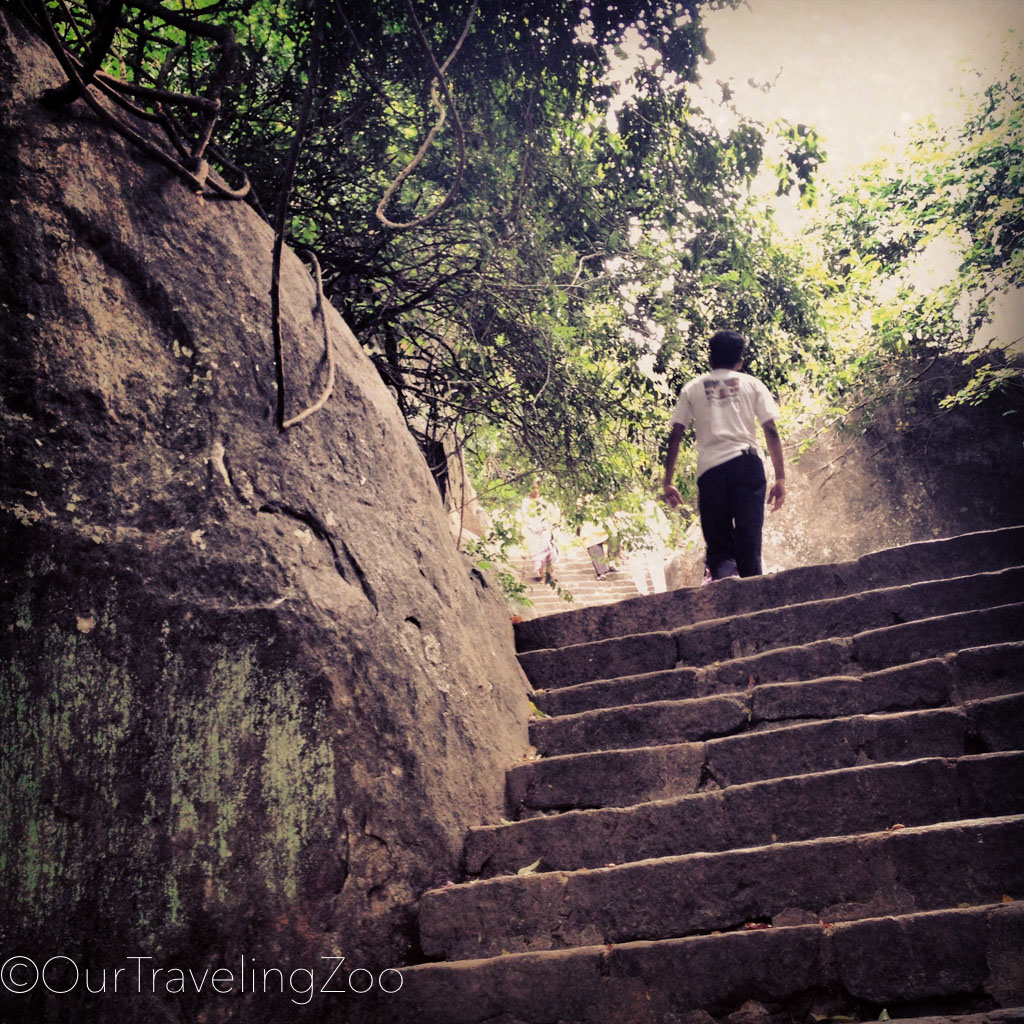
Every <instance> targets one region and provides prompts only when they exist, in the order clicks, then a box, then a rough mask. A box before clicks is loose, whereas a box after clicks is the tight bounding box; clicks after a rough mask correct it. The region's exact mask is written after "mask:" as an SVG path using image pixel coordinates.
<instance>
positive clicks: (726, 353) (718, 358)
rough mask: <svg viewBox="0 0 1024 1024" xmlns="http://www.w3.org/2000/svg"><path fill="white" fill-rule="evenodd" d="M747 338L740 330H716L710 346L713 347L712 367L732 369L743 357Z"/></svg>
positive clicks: (714, 368)
mask: <svg viewBox="0 0 1024 1024" xmlns="http://www.w3.org/2000/svg"><path fill="white" fill-rule="evenodd" d="M746 343H747V339H746V338H744V337H743V335H742V334H740V332H739V331H715V333H714V334H712V335H711V341H710V342H709V343H708V347H709V348H710V349H711V369H712V370H731V369H732V368H733V367H734V366H735V365H736V364H737V363H738V362H739V361H740V360H741V359H742V358H743V346H744V345H746Z"/></svg>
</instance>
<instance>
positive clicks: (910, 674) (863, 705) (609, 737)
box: [530, 643, 1024, 755]
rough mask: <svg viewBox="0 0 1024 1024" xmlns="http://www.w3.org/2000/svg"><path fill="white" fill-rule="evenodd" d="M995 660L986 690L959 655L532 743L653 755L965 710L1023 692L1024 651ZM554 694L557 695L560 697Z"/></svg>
mask: <svg viewBox="0 0 1024 1024" xmlns="http://www.w3.org/2000/svg"><path fill="white" fill-rule="evenodd" d="M997 653H998V655H1001V658H999V660H998V662H997V664H998V667H999V671H998V672H993V673H992V674H991V675H990V676H989V677H988V679H987V680H985V682H986V683H987V686H984V687H982V686H981V685H980V683H981V680H979V679H978V676H977V672H976V671H975V670H974V669H973V667H972V666H971V663H970V659H967V658H963V659H961V658H959V657H957V656H955V655H953V656H950V657H949V658H946V659H941V660H940V659H929V660H927V661H918V662H914V663H913V664H911V665H899V666H896V667H895V668H889V669H882V670H881V671H879V672H869V673H867V674H866V675H864V676H831V677H826V678H824V679H815V680H809V681H805V682H792V683H768V684H764V685H761V686H751V687H749V688H748V689H747V690H746V691H743V692H736V693H732V694H728V695H721V696H712V697H696V698H692V699H684V700H662V701H655V702H650V703H643V704H627V705H624V706H620V707H612V708H600V709H595V710H592V711H581V712H578V713H576V714H568V715H560V716H557V717H552V718H540V719H534V720H533V721H532V722H531V723H530V741H531V743H533V745H534V747H535V748H536V750H537V753H539V754H541V755H552V754H572V753H580V752H582V751H586V750H614V749H619V748H625V747H648V746H655V745H658V744H665V743H685V742H692V741H694V740H703V739H711V738H712V737H714V736H728V735H731V734H736V733H740V732H746V731H750V730H753V729H757V728H761V727H765V726H770V725H775V724H777V723H780V722H787V721H800V720H809V719H828V718H841V717H848V716H850V715H860V714H873V713H880V712H894V711H906V710H914V709H920V708H934V707H941V706H944V705H948V704H960V703H962V702H963V701H965V700H968V699H971V698H972V697H975V696H977V695H978V691H979V690H982V692H985V693H1005V692H1006V689H1000V686H1002V687H1005V688H1009V690H1010V692H1016V691H1018V690H1024V643H1020V644H1007V645H1005V646H1001V647H1000V648H999V649H998V652H997ZM993 660H995V659H993ZM962 678H963V683H961V680H962ZM548 692H550V693H553V694H555V695H557V694H559V693H560V692H561V691H559V690H552V691H548ZM538 696H539V695H538ZM541 707H542V708H543V704H541Z"/></svg>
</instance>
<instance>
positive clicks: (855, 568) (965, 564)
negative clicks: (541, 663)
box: [516, 526, 1024, 652]
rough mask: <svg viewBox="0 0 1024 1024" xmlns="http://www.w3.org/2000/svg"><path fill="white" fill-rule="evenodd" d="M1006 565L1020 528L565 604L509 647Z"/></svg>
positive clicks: (522, 630) (1020, 557)
mask: <svg viewBox="0 0 1024 1024" xmlns="http://www.w3.org/2000/svg"><path fill="white" fill-rule="evenodd" d="M1008 565H1024V526H1015V527H1008V528H1005V529H999V530H985V531H981V532H978V533H971V534H963V535H961V536H958V537H951V538H948V539H943V540H934V541H923V542H919V543H915V544H907V545H904V546H903V547H898V548H890V549H886V550H884V551H877V552H873V553H871V554H868V555H864V556H862V557H861V558H859V559H857V560H855V561H850V562H840V563H835V564H830V565H813V566H802V567H800V568H798V569H788V570H786V571H785V572H780V573H775V574H772V575H769V576H757V577H753V578H751V579H745V580H740V579H730V580H720V581H719V582H717V583H715V584H714V586H709V587H687V588H683V589H681V590H673V591H669V592H668V593H665V594H655V595H651V596H648V597H634V598H633V599H632V600H629V601H622V602H620V603H618V604H615V605H610V606H606V607H600V608H583V609H579V610H571V611H568V612H567V614H564V615H560V616H558V617H557V618H550V617H547V618H540V619H533V620H531V621H529V622H523V623H519V624H518V625H517V626H516V646H517V648H518V649H519V650H520V651H523V652H525V651H534V650H542V649H545V648H553V647H568V646H570V645H574V644H580V643H585V642H588V641H590V640H593V639H595V638H597V637H602V638H610V637H616V636H628V635H630V634H633V633H653V632H659V631H663V630H670V629H674V628H676V627H678V626H682V625H686V624H690V623H694V622H701V621H704V620H706V619H718V618H724V617H726V616H729V615H738V614H743V613H746V612H751V611H757V610H759V609H762V608H771V607H778V606H781V605H785V604H799V603H804V602H807V601H815V600H819V599H822V598H829V597H841V596H843V595H846V594H853V593H857V592H858V591H863V590H877V589H879V588H881V587H885V586H891V585H896V584H900V583H914V582H919V581H921V580H933V579H946V578H948V577H951V576H964V575H969V574H971V573H975V572H985V571H991V570H994V569H1001V568H1005V567H1006V566H1008ZM569 607H571V606H569Z"/></svg>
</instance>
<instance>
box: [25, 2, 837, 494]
mask: <svg viewBox="0 0 1024 1024" xmlns="http://www.w3.org/2000/svg"><path fill="white" fill-rule="evenodd" d="M701 7H702V4H701V3H699V2H695V0H689V2H680V3H668V4H665V3H660V2H659V3H651V2H646V0H633V2H618V3H597V2H593V3H585V2H579V0H576V2H561V3H551V2H549V0H516V2H514V3H503V2H500V0H480V2H474V3H472V4H470V3H468V2H466V3H461V4H449V3H444V4H442V3H438V2H436V0H435V2H429V0H428V2H422V0H417V2H415V3H414V2H412V0H385V2H381V3H375V4H365V3H361V2H359V3H356V2H351V0H335V2H330V3H328V2H322V0H312V2H310V0H274V2H270V0H263V2H256V3H252V2H248V0H246V2H242V0H211V2H210V3H206V4H203V3H200V2H182V3H174V4H171V3H170V2H168V3H167V4H164V5H160V4H158V3H156V0H137V2H126V3H124V4H121V3H108V4H106V5H97V4H96V3H87V2H84V0H83V2H79V3H75V2H68V0H63V2H55V3H48V4H46V5H45V8H46V9H47V10H48V12H49V15H50V17H51V19H52V21H53V24H54V25H55V27H56V30H57V33H58V34H59V35H60V37H61V38H62V39H63V41H64V43H65V45H66V46H67V47H68V48H69V49H70V50H71V51H72V52H73V53H76V54H77V55H78V57H79V59H80V60H81V61H82V63H83V65H86V66H87V65H88V63H89V59H90V52H91V50H92V49H94V48H95V45H98V43H99V41H100V37H101V36H103V35H104V27H105V26H109V25H110V24H111V23H112V22H116V28H115V29H113V30H111V31H108V32H107V33H106V34H107V35H109V36H110V42H109V47H108V50H107V52H106V53H105V55H104V56H103V66H104V68H105V69H106V71H107V72H108V73H109V74H110V75H111V76H116V77H117V78H119V79H121V80H122V81H125V82H127V83H130V84H131V85H132V86H134V87H135V88H136V90H137V91H136V93H135V94H133V95H134V100H135V102H137V103H139V104H144V103H145V102H146V101H147V97H146V96H145V94H144V91H143V90H162V91H164V92H166V93H174V94H176V95H183V96H184V95H188V96H198V97H209V98H210V99H211V100H213V101H218V102H219V110H218V120H217V124H216V128H215V130H214V129H213V128H211V127H209V126H208V124H207V121H208V120H209V119H208V118H206V120H204V117H205V114H204V111H203V110H202V109H200V108H199V107H197V106H195V105H193V106H188V105H180V104H179V106H178V107H176V108H175V109H176V110H177V113H176V114H175V115H174V116H173V118H172V123H173V125H174V129H175V131H176V132H177V134H178V135H179V136H181V137H182V138H185V139H194V138H197V137H200V136H202V135H203V133H205V132H208V131H213V138H214V139H215V146H213V147H211V149H210V150H209V151H208V152H207V153H205V154H204V155H205V156H207V157H208V158H209V159H210V160H211V162H212V163H213V164H214V165H215V166H219V169H220V170H221V172H222V174H223V176H224V177H225V178H226V179H229V180H231V181H237V178H238V174H239V169H244V171H245V173H246V175H247V176H248V178H250V179H251V181H252V184H253V196H254V197H255V199H254V200H250V201H255V202H262V204H263V205H265V206H266V207H267V208H268V209H276V208H277V207H278V205H279V203H278V201H279V200H281V199H283V198H284V197H285V195H286V196H287V204H286V205H284V206H282V207H281V208H282V209H284V210H286V223H285V225H284V226H285V229H286V235H287V238H288V240H289V241H290V242H292V243H293V244H295V245H297V246H301V247H305V248H309V249H311V250H313V251H315V252H316V254H317V256H318V259H319V262H320V265H321V267H322V270H323V281H324V290H325V293H326V295H327V296H328V298H330V300H331V301H332V302H333V304H334V305H335V306H336V307H337V308H338V309H339V311H341V312H342V314H343V315H344V316H345V317H346V319H347V320H348V322H349V324H350V326H351V327H352V328H353V330H354V331H355V333H356V335H357V336H358V337H359V338H360V340H361V342H362V344H363V345H364V346H365V348H366V350H367V352H368V353H369V355H370V357H371V358H372V359H373V361H374V362H375V364H376V366H377V368H378V370H379V371H380V374H381V376H382V378H383V379H384V380H385V382H386V383H387V385H388V386H389V387H390V388H391V389H392V391H393V393H394V394H395V397H396V399H397V400H398V403H399V405H400V407H401V409H402V411H403V413H404V414H405V416H406V419H407V422H408V423H409V426H410V429H411V430H412V431H413V433H414V434H415V435H416V436H417V437H418V438H419V439H420V441H421V443H422V445H423V447H424V450H425V452H426V453H427V455H428V458H431V457H433V456H434V455H436V452H437V451H438V449H437V443H438V442H439V441H440V440H441V439H442V438H446V437H447V438H456V439H457V440H458V442H459V443H460V444H461V445H462V446H463V447H464V449H465V452H466V456H467V458H468V459H469V460H470V462H471V463H474V464H475V465H477V466H487V467H488V468H489V476H491V477H492V478H496V479H504V480H507V481H514V480H516V479H517V478H518V477H520V476H525V475H532V474H534V473H536V472H538V471H543V472H545V473H546V474H548V476H549V478H550V480H551V481H552V483H553V485H555V486H558V485H559V484H560V485H563V486H564V487H565V490H566V494H569V493H570V492H571V491H577V492H580V491H581V490H587V491H594V492H599V493H607V494H612V493H614V492H616V491H617V490H620V489H622V488H624V487H628V486H629V485H630V484H633V483H636V482H638V481H640V482H642V481H644V480H646V479H647V478H649V477H650V475H651V473H652V464H653V462H654V461H655V460H656V459H657V456H658V446H659V445H660V443H661V434H662V432H663V428H662V423H663V421H664V417H665V415H666V406H667V403H668V402H669V401H670V399H671V395H672V394H673V393H674V391H675V390H676V389H677V387H678V385H679V383H680V382H681V381H682V379H683V378H684V377H685V376H687V375H689V374H690V373H691V372H693V371H694V370H695V369H698V368H702V367H703V363H704V358H705V356H704V342H705V338H706V336H707V333H708V332H709V331H710V330H711V329H713V328H714V327H718V326H723V325H729V326H733V327H736V328H738V329H740V330H744V331H746V332H747V333H748V334H749V335H750V337H751V339H752V340H753V342H754V348H753V351H752V353H751V359H752V363H753V367H754V369H755V372H758V373H760V374H761V375H762V376H764V377H765V378H766V379H767V380H769V382H770V383H772V384H774V385H778V384H779V383H780V382H781V381H782V380H783V379H784V378H785V376H786V374H787V373H788V372H790V370H791V369H792V362H793V358H794V353H799V352H800V351H801V350H802V347H803V346H804V345H807V344H811V345H813V344H816V343H817V342H816V341H815V339H816V331H817V321H816V313H815V293H814V289H813V287H810V286H808V284H807V282H806V281H805V280H804V279H803V276H802V273H801V269H800V266H799V264H798V262H797V261H796V259H795V258H794V256H793V255H792V253H790V252H788V251H787V250H786V249H785V248H784V247H783V246H781V245H780V244H779V243H778V242H777V241H776V240H775V238H774V237H773V235H772V232H771V228H770V225H769V223H768V222H767V220H766V219H765V218H764V216H763V215H762V214H761V213H760V212H759V211H758V210H757V208H756V207H755V206H754V205H753V204H751V202H750V201H749V197H748V192H747V187H748V185H749V182H750V181H751V179H752V177H753V176H754V175H755V174H756V172H757V171H758V169H759V167H760V166H761V163H762V160H763V150H764V141H765V132H766V129H765V128H764V127H763V126H760V125H756V124H753V123H748V122H742V123H740V124H739V126H738V127H736V128H735V129H733V130H731V131H728V132H726V133H720V132H719V131H718V130H716V129H715V127H714V126H713V124H712V122H711V121H710V120H709V119H708V118H707V117H705V116H704V114H703V113H702V111H701V110H700V109H698V108H697V107H696V106H694V104H693V102H692V100H691V98H690V94H689V88H688V87H689V85H690V84H691V83H693V82H694V81H695V80H696V78H697V74H698V69H699V66H700V62H701V61H702V60H706V59H708V57H709V56H710V54H709V52H708V48H707V44H706V40H705V35H704V30H703V28H702V25H701V21H700V13H701ZM40 10H41V8H38V7H37V8H36V11H37V16H38V15H39V11H40ZM225 30H228V31H229V33H230V41H229V40H228V39H227V36H226V35H225ZM229 59H230V61H231V63H230V67H226V66H225V65H226V64H227V63H228V61H229ZM623 68H625V69H626V70H625V72H622V71H621V69H623ZM616 71H620V75H619V78H620V80H618V81H617V80H616V79H615V77H614V72H616ZM623 75H625V80H624V81H622V80H621V79H622V78H623ZM307 87H308V88H307ZM307 93H308V94H309V95H308V118H307V122H306V127H305V128H304V130H303V138H302V139H301V140H300V142H301V146H300V147H295V151H296V154H297V165H296V167H295V173H294V181H293V183H289V181H288V178H289V167H288V160H289V152H290V151H291V150H292V149H293V143H294V142H295V136H296V128H297V126H298V125H299V124H300V122H301V120H302V119H301V115H302V113H303V103H304V99H305V98H306V94H307ZM148 102H149V104H150V107H151V108H152V109H154V110H157V111H164V112H166V111H167V110H168V109H169V107H170V106H171V104H170V102H162V95H161V93H152V92H151V93H150V95H149V97H148ZM438 126H440V127H438ZM791 142H792V140H791ZM798 142H799V140H798V139H797V140H796V142H792V144H791V146H790V149H791V160H792V167H793V168H794V169H795V170H794V174H795V175H801V177H800V178H798V177H793V178H792V181H793V182H794V183H795V182H797V181H798V180H805V179H806V177H807V174H806V172H805V171H804V168H805V166H806V161H805V155H806V147H802V146H801V145H799V144H797V143H798ZM425 143H429V144H425ZM185 149H186V150H188V149H189V147H188V145H187V144H186V146H185ZM802 161H803V162H802Z"/></svg>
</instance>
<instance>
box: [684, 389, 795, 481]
mask: <svg viewBox="0 0 1024 1024" xmlns="http://www.w3.org/2000/svg"><path fill="white" fill-rule="evenodd" d="M778 415H779V407H778V405H777V404H776V402H775V399H774V398H772V396H771V392H770V391H769V390H768V389H767V388H766V387H765V386H764V385H763V384H762V383H761V382H760V381H759V380H758V379H757V378H756V377H751V376H750V374H749V373H740V371H739V370H712V371H711V372H710V373H705V374H702V375H701V376H700V377H695V378H694V379H693V380H691V381H690V382H689V383H688V384H686V385H685V386H684V387H683V389H682V391H680V392H679V400H678V401H677V402H676V407H675V411H674V412H673V413H672V418H671V420H670V421H669V422H670V423H681V424H682V425H683V426H684V427H688V426H689V425H690V423H691V422H692V423H693V430H694V433H695V434H696V435H697V476H700V475H701V474H702V473H705V472H707V470H709V469H712V468H714V467H715V466H720V465H721V464H722V463H723V462H728V461H729V460H730V459H733V458H735V457H736V456H737V455H740V454H741V453H742V452H744V451H745V450H746V449H748V448H753V449H754V451H756V452H758V454H760V451H761V449H760V445H759V444H758V440H757V425H758V424H759V423H766V422H767V421H768V420H774V419H777V418H778Z"/></svg>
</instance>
